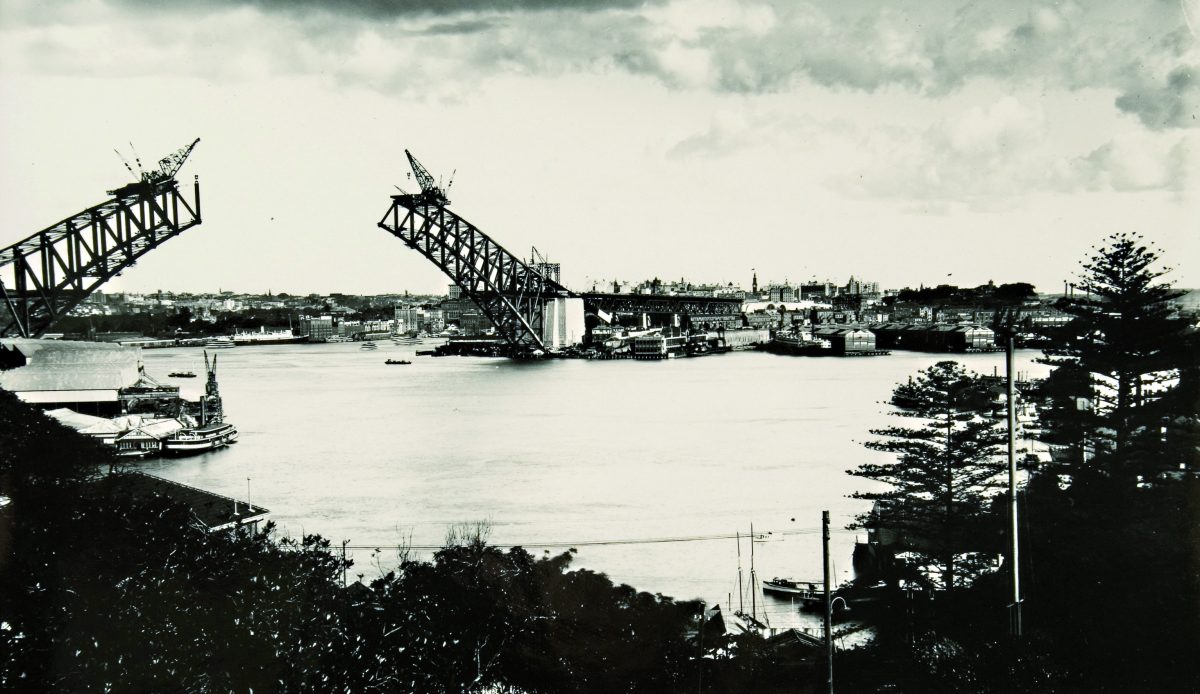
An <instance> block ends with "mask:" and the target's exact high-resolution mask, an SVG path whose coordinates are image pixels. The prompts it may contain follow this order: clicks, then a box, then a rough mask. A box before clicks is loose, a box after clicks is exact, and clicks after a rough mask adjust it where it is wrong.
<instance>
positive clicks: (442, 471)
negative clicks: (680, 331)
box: [142, 343, 1045, 624]
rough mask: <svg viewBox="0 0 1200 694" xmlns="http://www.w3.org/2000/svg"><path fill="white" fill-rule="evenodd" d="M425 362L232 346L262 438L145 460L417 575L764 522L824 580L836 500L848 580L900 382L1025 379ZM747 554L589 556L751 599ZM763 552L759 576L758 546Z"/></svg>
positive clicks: (709, 594)
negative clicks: (461, 563) (437, 548)
mask: <svg viewBox="0 0 1200 694" xmlns="http://www.w3.org/2000/svg"><path fill="white" fill-rule="evenodd" d="M415 349H416V347H414V346H403V347H401V346H397V345H392V344H387V343H381V347H380V349H378V350H375V351H366V350H360V349H359V346H358V345H356V344H353V343H350V344H321V345H287V346H270V347H238V348H235V349H231V350H222V351H221V352H220V353H219V360H220V364H219V367H218V376H219V379H220V384H221V393H222V395H223V396H224V399H225V409H226V416H227V418H228V419H229V421H231V422H233V423H234V424H236V425H237V426H238V428H239V430H240V431H241V438H240V442H239V443H237V444H236V445H234V446H233V447H230V448H228V449H225V450H221V451H217V452H214V453H209V454H205V455H202V456H199V457H195V458H185V459H176V460H155V461H147V462H145V463H142V465H144V466H145V469H147V470H148V471H150V472H153V473H155V474H159V475H162V476H164V477H167V478H169V479H173V480H177V481H180V482H184V483H186V484H191V485H194V486H197V487H201V488H203V489H209V490H212V491H215V492H219V493H222V494H227V495H229V496H236V497H239V498H242V499H244V498H245V497H246V495H247V488H249V495H250V497H251V501H253V502H254V503H255V504H261V505H263V506H266V507H267V508H269V509H271V518H272V519H273V520H274V521H275V522H276V524H277V525H278V526H279V529H280V531H281V532H284V533H288V534H291V535H294V536H298V535H301V534H303V533H317V534H320V535H323V536H325V537H326V538H328V539H330V540H331V541H333V542H334V543H335V544H340V542H341V541H342V540H349V541H350V543H351V544H353V545H364V546H372V547H379V548H381V550H383V552H382V564H383V566H384V568H388V567H389V566H390V565H393V564H394V563H395V552H394V550H389V549H388V547H389V546H390V547H394V546H395V545H396V544H398V543H400V542H402V541H403V540H404V539H405V538H407V537H409V536H410V535H411V538H412V543H413V544H417V545H422V544H437V543H438V542H440V541H441V540H442V538H443V536H444V533H445V530H446V528H447V526H449V525H451V524H454V523H461V522H473V521H480V520H486V521H488V522H489V523H490V524H491V526H492V535H491V538H492V540H493V541H494V542H495V543H497V544H502V545H508V544H526V543H528V544H534V543H550V542H564V543H573V542H584V541H593V540H623V539H641V538H679V537H693V536H708V535H732V534H734V533H735V532H738V531H741V532H743V533H745V532H747V531H748V530H749V527H750V524H751V523H753V524H754V526H755V530H756V531H758V532H760V533H762V532H770V533H771V535H770V536H769V537H770V538H771V540H770V541H766V542H760V543H756V545H755V564H756V569H757V572H758V575H759V577H760V578H771V577H773V576H792V577H797V578H802V579H816V578H818V577H819V576H820V572H821V551H820V549H821V548H820V534H819V528H820V519H821V511H822V510H824V509H828V510H829V511H830V512H831V517H832V523H833V527H834V529H835V532H834V533H833V540H832V542H833V553H834V554H833V556H834V561H835V563H836V568H837V573H838V576H839V578H841V579H846V578H849V576H850V568H851V566H850V552H851V549H852V546H853V543H854V538H855V533H854V532H851V531H842V530H839V529H840V528H842V527H844V526H845V525H846V524H847V523H848V522H849V521H850V520H851V519H852V517H853V516H854V514H855V513H858V512H861V511H863V510H865V508H866V504H865V502H862V501H857V500H854V499H849V498H847V495H848V494H850V493H851V492H853V491H854V490H855V489H860V488H864V487H865V485H867V484H870V483H869V482H867V481H865V480H859V479H856V478H853V477H851V476H849V475H847V474H845V471H846V470H848V469H850V468H853V467H855V466H857V465H858V464H859V463H861V462H864V461H866V460H870V459H873V458H875V459H878V458H880V456H881V454H879V453H875V452H871V451H868V450H866V449H865V448H863V446H862V445H861V442H862V441H863V440H865V439H866V438H868V437H869V434H868V431H867V430H868V429H869V428H871V427H876V426H880V425H885V424H889V423H891V422H890V421H889V420H888V415H887V414H886V413H887V409H888V408H887V406H886V405H884V404H883V401H886V400H887V398H888V397H889V396H890V393H891V390H892V387H893V386H894V385H895V384H896V383H898V382H900V381H903V380H906V379H907V378H908V376H909V375H911V374H913V373H915V372H916V371H917V370H919V369H921V368H924V367H926V366H929V365H930V364H932V363H934V362H935V361H938V360H941V359H946V358H955V359H957V360H958V361H961V362H963V363H964V364H966V365H967V366H968V367H969V368H972V369H974V370H976V371H981V372H987V373H991V372H992V371H993V368H1000V369H1001V370H1003V355H1002V354H977V355H957V356H954V357H947V356H945V355H937V354H924V353H908V352H894V353H892V354H891V355H890V356H886V357H871V358H855V359H839V358H802V357H780V356H774V355H769V354H763V353H753V352H746V353H736V354H726V355H717V356H711V357H706V358H699V359H680V360H671V361H666V362H641V361H636V362H635V361H604V362H588V361H579V360H563V361H547V362H534V363H530V362H511V361H506V360H501V359H480V358H458V357H445V358H438V359H434V358H430V357H416V356H415V355H414V350H415ZM1036 356H1037V353H1036V352H1024V353H1021V354H1019V355H1018V368H1019V369H1020V370H1021V371H1026V372H1032V374H1033V375H1034V376H1035V377H1036V376H1040V375H1044V373H1045V367H1042V366H1040V365H1036V364H1032V363H1031V360H1032V359H1033V358H1034V357H1036ZM144 357H145V363H146V369H147V372H148V373H150V374H151V375H152V376H155V377H157V378H165V375H166V374H167V373H170V372H171V371H176V370H187V369H189V368H190V369H193V370H195V369H196V367H197V366H200V365H202V357H201V352H200V349H198V348H176V349H164V350H147V351H146V352H145V355H144ZM388 358H392V359H401V358H404V359H410V360H412V361H413V364H412V365H410V366H388V365H385V364H384V360H385V359H388ZM165 380H172V379H165ZM178 383H179V385H181V386H182V387H183V388H184V389H185V391H186V390H187V389H189V388H201V387H202V384H191V383H188V382H187V381H186V380H183V381H178ZM247 478H250V479H249V481H247ZM531 551H535V552H540V551H542V550H531ZM554 551H560V550H557V549H556V550H554ZM736 552H737V547H736V543H735V542H734V540H732V539H729V540H706V541H697V542H663V543H654V544H631V545H627V544H616V545H602V546H596V545H588V546H585V547H581V548H580V549H579V552H578V555H577V560H576V565H577V566H583V567H586V568H590V569H593V570H596V571H600V572H604V573H606V574H608V575H609V576H610V577H611V578H612V579H613V580H615V581H618V582H624V583H629V584H631V585H633V586H635V587H637V588H639V589H641V590H647V591H650V592H661V593H664V594H667V595H672V596H675V597H677V598H680V599H685V598H702V599H704V600H705V601H707V602H708V603H714V602H719V603H721V604H723V605H724V604H726V602H727V601H728V600H730V599H732V601H733V603H734V604H735V606H736V604H737V554H736ZM742 553H743V559H742V562H743V565H744V571H745V574H746V576H747V580H748V576H749V569H750V566H749V545H748V542H746V541H745V540H743V546H742ZM356 559H357V560H358V564H357V566H356V568H355V571H356V572H362V573H365V574H366V575H367V577H368V578H369V577H371V576H373V575H375V573H376V572H377V569H376V568H375V567H374V566H372V565H371V562H370V557H369V553H366V552H360V553H358V555H357V556H356ZM766 604H767V606H768V609H769V610H770V611H771V615H772V618H773V622H774V623H777V624H778V623H780V622H781V621H783V620H785V619H791V617H790V616H789V615H790V614H791V610H790V609H789V606H788V604H787V603H786V601H778V600H775V599H773V598H768V599H767V601H766Z"/></svg>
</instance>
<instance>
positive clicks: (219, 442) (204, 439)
mask: <svg viewBox="0 0 1200 694" xmlns="http://www.w3.org/2000/svg"><path fill="white" fill-rule="evenodd" d="M237 436H238V432H237V428H235V427H234V426H233V425H232V424H226V423H224V422H214V423H212V424H207V425H205V426H202V427H196V428H194V429H181V430H179V431H177V432H175V433H174V434H172V435H171V436H169V437H168V438H166V439H164V440H163V442H162V450H163V452H164V453H166V454H168V455H192V454H195V453H203V452H205V451H211V450H214V449H216V448H221V447H222V446H225V445H228V444H230V443H233V442H234V441H236V440H237Z"/></svg>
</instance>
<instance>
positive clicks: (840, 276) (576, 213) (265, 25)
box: [0, 0, 1200, 294]
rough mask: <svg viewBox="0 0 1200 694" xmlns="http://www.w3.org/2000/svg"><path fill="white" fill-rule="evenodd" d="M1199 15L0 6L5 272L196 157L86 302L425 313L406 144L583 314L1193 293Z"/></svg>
mask: <svg viewBox="0 0 1200 694" xmlns="http://www.w3.org/2000/svg"><path fill="white" fill-rule="evenodd" d="M1197 31H1200V0H1183V1H1182V2H1181V1H1180V0H1142V1H1141V2H1128V1H1127V0H1122V1H1119V2H1118V1H1114V0H1093V1H1089V2H1086V3H1083V2H1081V3H1073V2H1009V3H995V2H964V1H963V0H930V1H927V2H918V3H886V2H879V1H876V0H862V1H859V2H852V3H848V2H844V1H838V2H830V1H826V0H816V1H812V2H797V1H795V0H781V1H780V2H770V1H765V2H764V1H757V0H744V1H743V0H698V1H696V2H679V1H669V0H665V1H658V2H654V1H652V2H638V1H635V0H530V1H529V2H519V1H517V0H505V1H502V2H485V1H483V0H340V1H332V0H330V1H318V0H293V1H284V0H251V1H249V2H235V1H234V0H186V1H184V0H154V1H152V0H63V1H62V2H54V3H46V2H41V1H29V0H4V2H3V4H0V245H4V246H6V245H9V244H11V243H14V242H16V241H18V240H20V239H21V238H24V237H25V236H28V235H30V234H32V233H34V232H36V231H38V230H40V229H42V228H45V227H47V226H50V225H51V224H53V223H55V222H56V221H58V220H59V219H62V218H64V217H67V216H68V215H70V214H73V213H74V212H76V211H78V210H80V209H83V208H84V207H87V206H89V205H92V204H95V203H98V202H101V201H102V200H103V199H104V198H105V195H104V191H106V190H109V189H111V188H114V187H116V186H118V185H121V184H122V183H124V182H127V181H128V180H131V179H130V177H129V174H128V172H126V171H125V168H124V166H123V165H122V164H121V161H120V159H119V158H118V156H117V155H116V154H115V153H114V152H113V150H114V148H115V149H119V150H121V152H122V153H123V154H124V155H125V156H126V157H130V155H131V154H132V153H133V151H134V150H136V152H137V153H138V154H139V155H140V156H141V158H142V159H143V160H144V161H154V160H157V159H158V158H159V157H161V156H163V155H164V154H166V153H168V152H171V151H173V150H175V149H177V148H179V147H182V146H184V145H186V144H187V143H189V142H191V141H192V140H193V139H194V138H196V137H200V138H201V142H200V144H199V145H197V147H196V149H195V151H194V152H193V154H192V156H191V158H190V159H189V161H188V162H187V164H186V165H185V166H184V168H183V170H182V171H181V172H180V180H183V181H190V180H191V179H192V177H193V176H199V178H200V183H201V188H202V196H203V211H204V221H203V224H201V225H200V226H197V227H195V228H193V229H191V230H189V231H187V232H185V233H184V234H182V235H181V236H180V237H178V238H176V239H173V240H171V241H169V242H168V243H166V244H164V245H163V246H162V247H160V248H158V249H156V250H155V251H153V252H152V253H150V254H149V255H147V256H146V257H145V258H144V259H143V260H141V261H139V263H138V264H137V266H136V267H133V268H130V269H129V270H127V271H126V272H125V273H123V275H122V276H121V277H119V278H117V279H115V280H113V281H111V282H109V283H108V284H107V285H106V286H105V290H106V291H154V290H159V289H161V290H175V291H216V290H218V289H225V290H233V291H240V292H266V291H268V290H270V291H274V292H276V293H278V292H290V293H310V292H321V293H327V292H345V293H364V294H375V293H389V292H397V291H404V290H408V291H413V292H418V293H424V292H439V293H440V292H444V290H445V287H446V284H447V282H448V280H447V278H445V277H444V276H443V275H442V274H441V273H440V271H438V270H437V268H436V267H434V266H433V265H432V264H431V263H429V262H428V261H426V260H424V259H423V258H422V257H421V256H420V255H418V254H417V252H416V251H413V250H410V249H408V248H406V247H405V246H404V245H403V243H402V242H400V241H399V240H398V239H396V238H394V237H392V236H390V235H389V234H388V233H387V232H385V231H384V230H382V229H380V228H378V227H377V226H376V225H377V223H378V221H379V220H380V219H381V218H382V217H383V216H384V213H385V212H386V211H387V210H388V207H389V205H390V198H389V196H390V195H391V194H393V193H395V192H396V189H395V186H400V187H402V188H407V189H408V190H413V189H415V188H416V187H417V186H416V185H415V183H414V182H413V180H412V179H411V178H410V177H409V176H408V167H407V162H406V160H405V158H404V150H405V148H408V149H411V150H412V151H413V153H414V154H415V155H416V156H417V157H418V158H419V159H420V160H421V161H422V163H423V164H424V165H425V166H426V167H427V168H428V169H429V170H430V171H432V172H433V173H434V174H435V175H438V176H441V177H443V179H444V180H445V181H449V180H450V179H451V176H452V175H453V185H452V187H451V188H450V190H449V196H450V198H451V200H452V205H451V209H453V210H455V211H456V212H457V213H458V214H459V215H461V216H463V217H465V218H466V219H468V220H470V221H471V222H472V223H474V224H475V225H476V226H478V227H479V228H480V229H482V230H483V231H484V232H485V233H487V234H488V235H490V236H491V237H492V238H494V239H495V240H496V241H498V242H499V243H500V244H502V245H503V246H505V247H506V248H508V249H509V250H510V251H512V252H514V253H515V254H517V255H520V256H523V257H528V255H529V253H530V249H531V247H535V246H536V247H537V249H538V250H539V251H540V252H541V253H542V254H543V255H546V256H548V257H549V258H550V259H551V260H553V261H557V262H560V263H562V268H563V269H562V272H563V280H564V283H565V284H567V285H568V286H570V287H572V288H574V289H577V290H590V289H591V288H592V286H593V284H600V285H601V286H603V284H604V283H605V282H606V281H609V280H612V279H622V280H627V281H640V280H643V279H650V278H653V277H658V278H661V279H665V280H678V279H686V280H687V281H689V282H693V283H706V282H721V283H728V282H732V283H735V284H740V285H742V286H744V287H748V286H749V284H750V278H751V275H752V273H757V275H758V277H759V280H760V283H768V282H784V281H787V282H790V283H792V284H796V283H799V282H802V281H807V280H810V279H814V278H816V279H822V280H823V279H826V278H828V279H831V280H833V281H836V282H838V283H843V284H844V283H845V282H846V281H847V280H848V279H849V278H850V277H851V276H854V277H856V278H859V279H864V280H867V281H877V282H879V283H880V284H881V285H883V286H885V287H903V286H913V287H915V286H918V285H920V284H926V285H930V284H939V283H953V284H960V285H975V284H981V283H985V282H987V281H989V280H991V281H995V282H997V283H1002V282H1017V281H1027V282H1032V283H1033V284H1035V285H1036V286H1037V287H1038V289H1039V290H1041V291H1043V292H1054V291H1061V289H1062V283H1063V281H1064V280H1065V279H1068V278H1070V277H1072V276H1074V275H1075V274H1076V273H1077V272H1078V266H1079V261H1080V260H1082V259H1084V258H1085V257H1086V256H1087V255H1088V254H1089V251H1090V249H1091V247H1092V246H1095V245H1099V244H1101V243H1102V242H1103V239H1104V238H1105V237H1106V236H1108V235H1109V234H1112V233H1117V232H1138V233H1140V234H1143V235H1144V236H1145V237H1146V238H1147V239H1148V240H1149V241H1151V242H1153V243H1154V244H1155V245H1156V246H1157V247H1158V248H1159V249H1160V250H1161V252H1162V253H1163V255H1164V257H1165V259H1166V264H1167V265H1168V266H1171V267H1173V268H1174V270H1173V271H1172V272H1171V273H1170V275H1168V277H1169V278H1170V279H1173V280H1174V281H1175V282H1176V284H1177V285H1179V286H1184V287H1189V286H1190V287H1195V286H1200V240H1198V239H1200V121H1198V120H1197V115H1198V114H1200V73H1198V72H1197V69H1198V68H1200V47H1198V44H1197V35H1196V32H1197Z"/></svg>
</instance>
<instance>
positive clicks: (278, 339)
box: [233, 326, 308, 345]
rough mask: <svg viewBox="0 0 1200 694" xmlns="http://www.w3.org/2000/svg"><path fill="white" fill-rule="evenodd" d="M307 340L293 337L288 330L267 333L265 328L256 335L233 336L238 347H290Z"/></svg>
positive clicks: (298, 336)
mask: <svg viewBox="0 0 1200 694" xmlns="http://www.w3.org/2000/svg"><path fill="white" fill-rule="evenodd" d="M307 339H308V338H307V337H304V336H302V335H293V334H292V331H291V330H289V329H287V328H281V329H279V330H272V331H271V332H267V329H266V327H265V326H264V327H262V328H259V330H258V332H256V333H237V334H235V335H234V336H233V342H234V343H235V344H238V345H290V344H295V343H297V342H304V341H306V340H307Z"/></svg>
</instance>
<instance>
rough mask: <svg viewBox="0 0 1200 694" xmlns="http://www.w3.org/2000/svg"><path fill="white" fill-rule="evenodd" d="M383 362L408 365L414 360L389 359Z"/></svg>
mask: <svg viewBox="0 0 1200 694" xmlns="http://www.w3.org/2000/svg"><path fill="white" fill-rule="evenodd" d="M383 363H384V364H400V365H402V366H407V365H408V364H411V363H412V362H411V361H408V360H407V359H388V360H387V361H385V362H383Z"/></svg>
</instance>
